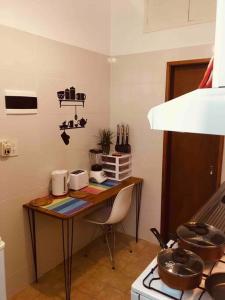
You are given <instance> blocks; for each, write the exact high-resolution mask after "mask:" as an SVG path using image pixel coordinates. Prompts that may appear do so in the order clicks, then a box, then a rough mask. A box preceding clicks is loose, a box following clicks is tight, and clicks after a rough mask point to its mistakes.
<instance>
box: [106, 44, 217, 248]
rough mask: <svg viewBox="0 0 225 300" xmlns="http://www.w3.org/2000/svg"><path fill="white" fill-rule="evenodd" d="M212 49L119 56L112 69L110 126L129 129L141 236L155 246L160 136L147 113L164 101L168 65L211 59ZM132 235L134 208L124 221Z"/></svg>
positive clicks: (175, 50)
mask: <svg viewBox="0 0 225 300" xmlns="http://www.w3.org/2000/svg"><path fill="white" fill-rule="evenodd" d="M211 55H212V46H211V45H207V46H197V47H190V48H181V49H173V50H164V51H157V52H148V53H143V54H134V55H124V56H118V57H116V58H117V61H116V63H114V64H112V69H111V107H110V109H111V111H110V112H111V126H112V127H113V128H116V124H117V123H120V122H124V123H128V124H129V125H130V127H131V138H130V143H131V145H132V156H133V174H134V175H135V176H140V177H143V178H144V189H143V197H142V206H141V216H140V231H139V233H140V236H141V237H142V238H143V239H146V240H151V241H153V242H155V240H154V238H153V237H152V235H151V234H150V232H149V228H150V227H153V226H154V227H158V228H159V227H160V211H161V172H162V143H163V137H162V132H160V131H154V130H150V126H149V123H148V120H147V113H148V111H149V109H150V108H151V107H153V106H155V105H157V104H160V103H162V102H163V101H164V99H165V79H166V63H167V62H168V61H175V60H184V59H194V58H205V57H211ZM126 225H127V226H126V227H127V230H128V232H129V233H131V234H132V232H133V226H134V208H133V210H132V211H131V213H130V216H129V218H128V220H127V224H126Z"/></svg>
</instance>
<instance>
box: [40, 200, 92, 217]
mask: <svg viewBox="0 0 225 300" xmlns="http://www.w3.org/2000/svg"><path fill="white" fill-rule="evenodd" d="M89 205H91V203H90V202H89V201H87V200H83V199H76V198H71V197H65V198H61V199H56V200H54V201H53V202H52V204H49V205H45V206H42V207H43V208H45V209H48V210H52V211H55V212H57V213H59V214H62V215H66V216H69V215H72V214H73V213H75V212H77V211H78V210H80V209H82V208H84V207H87V206H89Z"/></svg>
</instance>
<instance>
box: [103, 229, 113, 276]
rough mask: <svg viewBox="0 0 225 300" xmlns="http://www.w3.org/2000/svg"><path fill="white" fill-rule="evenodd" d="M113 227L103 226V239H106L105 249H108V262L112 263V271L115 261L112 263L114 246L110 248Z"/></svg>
mask: <svg viewBox="0 0 225 300" xmlns="http://www.w3.org/2000/svg"><path fill="white" fill-rule="evenodd" d="M112 231H113V227H112V225H109V226H108V225H106V226H105V237H106V244H107V247H108V250H109V257H110V260H111V263H112V269H113V270H114V269H115V261H114V246H112V247H110V244H112V241H113V238H112V235H113V232H112ZM109 233H110V240H111V243H110V241H109V236H108V234H109Z"/></svg>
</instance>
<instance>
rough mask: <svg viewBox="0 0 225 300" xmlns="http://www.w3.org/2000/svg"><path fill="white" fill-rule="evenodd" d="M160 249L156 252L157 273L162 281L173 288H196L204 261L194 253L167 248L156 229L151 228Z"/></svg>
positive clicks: (200, 278) (200, 277)
mask: <svg viewBox="0 0 225 300" xmlns="http://www.w3.org/2000/svg"><path fill="white" fill-rule="evenodd" d="M151 231H152V233H153V234H154V235H155V237H156V238H157V240H158V241H159V243H160V246H161V248H162V250H161V251H160V252H159V253H158V256H157V263H158V273H159V276H160V278H161V279H162V281H163V282H164V283H165V284H166V285H168V286H169V287H171V288H173V289H178V290H190V289H194V288H196V287H197V286H198V285H199V284H200V282H201V280H202V272H203V266H204V263H203V261H202V259H201V258H200V257H199V256H198V255H197V254H195V253H193V252H191V251H188V250H185V249H180V248H175V249H171V248H168V247H167V245H166V244H165V243H164V242H163V240H162V238H161V236H160V234H159V232H158V230H157V229H156V228H151Z"/></svg>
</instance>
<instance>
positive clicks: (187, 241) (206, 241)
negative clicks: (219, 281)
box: [177, 222, 225, 299]
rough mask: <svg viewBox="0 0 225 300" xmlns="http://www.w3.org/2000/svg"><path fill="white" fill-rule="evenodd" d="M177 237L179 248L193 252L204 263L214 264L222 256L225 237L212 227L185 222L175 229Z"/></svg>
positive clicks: (224, 247) (224, 248)
mask: <svg viewBox="0 0 225 300" xmlns="http://www.w3.org/2000/svg"><path fill="white" fill-rule="evenodd" d="M177 236H178V244H179V247H181V248H183V249H187V250H190V251H193V252H195V253H196V254H197V255H199V256H200V257H201V258H202V259H203V260H204V261H210V262H216V261H217V260H219V259H220V258H221V257H222V256H223V253H224V250H225V235H224V233H223V232H222V231H221V230H219V229H217V228H215V227H214V226H212V225H208V224H205V223H198V222H187V223H185V224H183V225H180V226H179V227H178V228H177ZM224 299H225V297H224Z"/></svg>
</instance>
